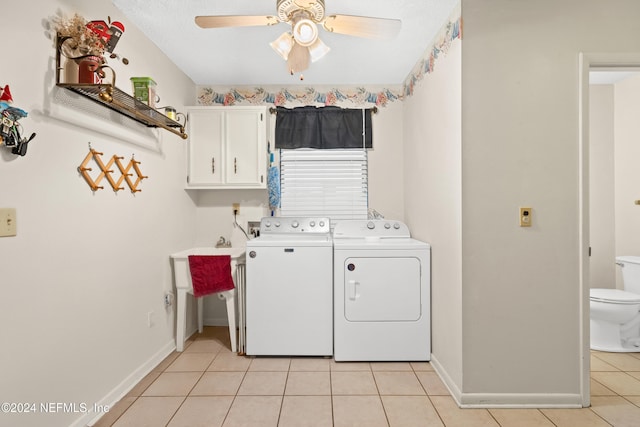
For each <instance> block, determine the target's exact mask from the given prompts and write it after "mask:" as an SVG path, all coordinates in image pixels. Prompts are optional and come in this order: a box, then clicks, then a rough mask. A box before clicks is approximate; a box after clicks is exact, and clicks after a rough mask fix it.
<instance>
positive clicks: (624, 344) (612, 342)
mask: <svg viewBox="0 0 640 427" xmlns="http://www.w3.org/2000/svg"><path fill="white" fill-rule="evenodd" d="M616 264H618V265H619V266H620V267H621V268H622V282H623V286H624V290H620V289H596V288H593V289H591V291H590V300H591V302H590V307H591V349H592V350H600V351H611V352H640V257H638V256H621V257H616Z"/></svg>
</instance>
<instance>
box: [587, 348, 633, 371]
mask: <svg viewBox="0 0 640 427" xmlns="http://www.w3.org/2000/svg"><path fill="white" fill-rule="evenodd" d="M595 356H596V357H597V358H598V359H600V360H603V361H604V362H606V363H608V364H609V365H612V366H614V367H616V368H618V369H619V370H621V371H640V359H637V358H635V357H633V356H632V355H631V354H629V353H605V352H600V353H598V354H596V355H595ZM592 370H593V369H592Z"/></svg>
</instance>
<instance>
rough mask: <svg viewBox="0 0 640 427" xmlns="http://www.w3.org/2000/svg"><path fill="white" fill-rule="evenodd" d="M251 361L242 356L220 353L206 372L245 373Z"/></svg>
mask: <svg viewBox="0 0 640 427" xmlns="http://www.w3.org/2000/svg"><path fill="white" fill-rule="evenodd" d="M250 364H251V359H250V358H248V357H244V356H238V355H237V354H235V353H225V352H224V351H222V350H221V351H220V353H218V355H217V356H216V358H215V359H213V362H211V365H209V367H208V368H207V371H242V372H244V371H246V370H247V369H249V365H250Z"/></svg>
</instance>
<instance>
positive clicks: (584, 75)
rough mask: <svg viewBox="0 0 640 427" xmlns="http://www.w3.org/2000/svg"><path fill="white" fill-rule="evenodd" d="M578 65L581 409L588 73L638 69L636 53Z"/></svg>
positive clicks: (586, 356)
mask: <svg viewBox="0 0 640 427" xmlns="http://www.w3.org/2000/svg"><path fill="white" fill-rule="evenodd" d="M578 62H579V65H578V140H579V145H578V174H579V183H578V191H579V195H578V200H579V202H578V203H579V221H578V224H579V225H578V227H579V233H578V234H579V270H580V271H579V280H580V328H579V329H580V368H581V373H582V374H581V377H580V378H581V381H580V392H581V395H582V406H583V407H588V406H590V405H591V395H590V394H591V390H590V380H591V366H590V365H591V363H590V355H591V352H590V350H591V349H590V345H589V340H590V331H589V314H590V313H589V289H590V285H589V71H591V69H597V68H603V69H608V70H613V71H626V69H630V68H633V69H638V68H640V52H634V53H629V52H620V53H585V52H582V53H580V55H579V61H578Z"/></svg>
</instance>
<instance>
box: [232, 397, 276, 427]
mask: <svg viewBox="0 0 640 427" xmlns="http://www.w3.org/2000/svg"><path fill="white" fill-rule="evenodd" d="M281 405H282V396H236V398H235V399H234V401H233V404H231V409H229V414H228V415H227V418H226V420H225V421H224V424H222V427H277V425H278V416H279V414H280V407H281Z"/></svg>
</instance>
